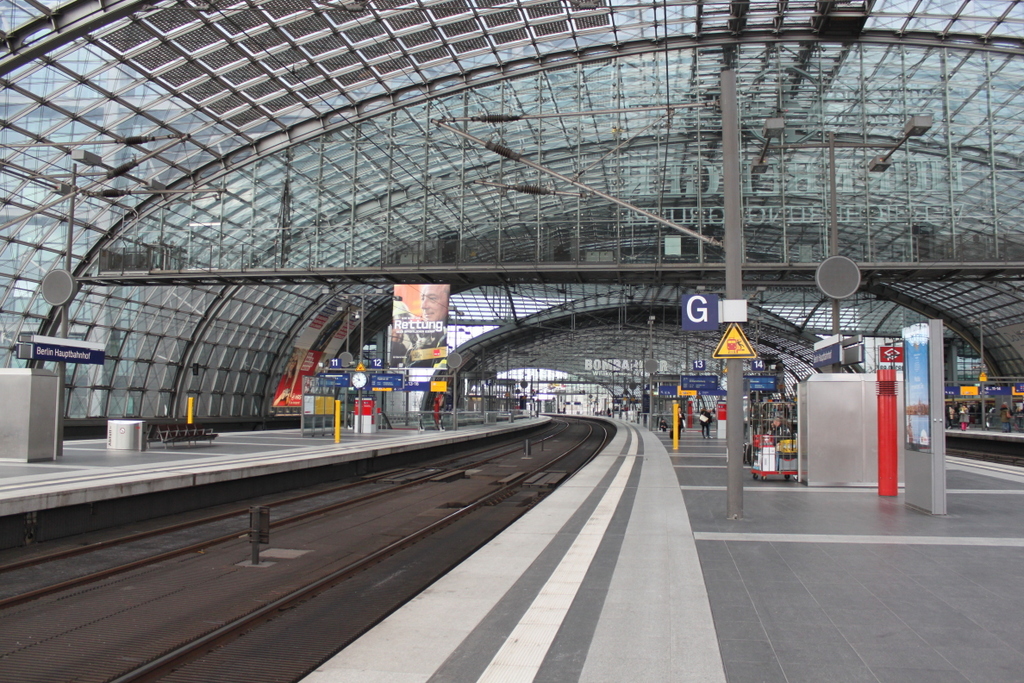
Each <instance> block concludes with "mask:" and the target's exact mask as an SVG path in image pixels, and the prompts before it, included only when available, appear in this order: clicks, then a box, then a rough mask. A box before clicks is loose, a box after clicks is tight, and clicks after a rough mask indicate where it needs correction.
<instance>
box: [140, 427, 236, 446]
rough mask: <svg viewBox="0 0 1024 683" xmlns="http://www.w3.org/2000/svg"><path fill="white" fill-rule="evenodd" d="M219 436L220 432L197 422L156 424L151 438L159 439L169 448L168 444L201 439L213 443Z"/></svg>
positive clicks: (195, 441) (193, 441) (194, 441)
mask: <svg viewBox="0 0 1024 683" xmlns="http://www.w3.org/2000/svg"><path fill="white" fill-rule="evenodd" d="M218 436H220V434H217V433H215V432H214V431H213V430H212V429H210V428H209V427H202V426H200V425H197V424H191V425H190V424H176V425H156V426H154V427H153V431H152V432H150V438H149V440H150V441H159V442H160V443H162V444H163V445H164V448H167V444H176V443H192V444H198V443H199V442H200V441H208V442H210V444H213V440H214V439H216V438H217V437H218Z"/></svg>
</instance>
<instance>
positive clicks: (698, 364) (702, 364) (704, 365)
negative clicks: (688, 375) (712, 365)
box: [693, 360, 708, 371]
mask: <svg viewBox="0 0 1024 683" xmlns="http://www.w3.org/2000/svg"><path fill="white" fill-rule="evenodd" d="M693 369H694V370H697V371H703V370H707V369H708V362H707V361H706V360H695V361H693Z"/></svg>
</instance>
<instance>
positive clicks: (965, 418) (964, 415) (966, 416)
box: [960, 403, 971, 432]
mask: <svg viewBox="0 0 1024 683" xmlns="http://www.w3.org/2000/svg"><path fill="white" fill-rule="evenodd" d="M969 424H971V411H969V410H968V409H967V404H966V403H965V404H964V405H962V406H960V431H961V432H966V431H967V425H969Z"/></svg>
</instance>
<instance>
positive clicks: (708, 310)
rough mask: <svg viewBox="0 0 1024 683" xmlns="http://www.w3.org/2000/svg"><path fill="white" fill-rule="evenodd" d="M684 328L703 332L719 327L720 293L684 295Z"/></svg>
mask: <svg viewBox="0 0 1024 683" xmlns="http://www.w3.org/2000/svg"><path fill="white" fill-rule="evenodd" d="M682 303H683V329H684V330H687V331H691V332H701V331H706V330H717V329H718V295H717V294H688V295H686V296H684V297H683V302H682Z"/></svg>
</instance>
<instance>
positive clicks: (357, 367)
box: [356, 363, 366, 372]
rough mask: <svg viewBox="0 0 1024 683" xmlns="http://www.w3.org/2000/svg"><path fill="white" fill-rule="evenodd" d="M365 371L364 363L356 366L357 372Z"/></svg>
mask: <svg viewBox="0 0 1024 683" xmlns="http://www.w3.org/2000/svg"><path fill="white" fill-rule="evenodd" d="M364 370H366V366H365V365H363V364H362V363H360V364H359V365H357V366H356V372H363V371H364Z"/></svg>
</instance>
